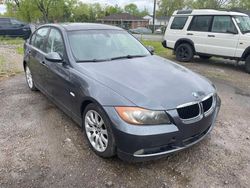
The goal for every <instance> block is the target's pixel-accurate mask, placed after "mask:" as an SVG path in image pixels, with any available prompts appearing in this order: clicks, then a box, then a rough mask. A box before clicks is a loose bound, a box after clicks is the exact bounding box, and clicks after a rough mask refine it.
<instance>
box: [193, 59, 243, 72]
mask: <svg viewBox="0 0 250 188" xmlns="http://www.w3.org/2000/svg"><path fill="white" fill-rule="evenodd" d="M192 63H199V64H203V65H211V64H212V65H213V66H214V67H217V68H227V69H231V70H236V71H241V72H245V62H242V61H240V62H237V61H235V60H229V59H222V58H215V57H213V58H211V59H201V58H199V57H194V59H193V61H192Z"/></svg>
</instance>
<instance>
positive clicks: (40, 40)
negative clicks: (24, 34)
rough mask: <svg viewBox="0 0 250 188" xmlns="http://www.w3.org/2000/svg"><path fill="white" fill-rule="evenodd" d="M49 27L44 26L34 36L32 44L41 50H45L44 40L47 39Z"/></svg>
mask: <svg viewBox="0 0 250 188" xmlns="http://www.w3.org/2000/svg"><path fill="white" fill-rule="evenodd" d="M48 31H49V28H47V27H43V28H41V29H39V30H37V32H36V33H35V35H33V37H32V41H31V42H32V43H31V44H32V45H33V46H35V47H36V48H38V49H39V50H42V51H44V42H45V40H46V37H47V34H48Z"/></svg>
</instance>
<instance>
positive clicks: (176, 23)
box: [171, 16, 188, 29]
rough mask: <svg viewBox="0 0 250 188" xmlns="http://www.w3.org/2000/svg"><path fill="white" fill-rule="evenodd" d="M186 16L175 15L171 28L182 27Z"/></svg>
mask: <svg viewBox="0 0 250 188" xmlns="http://www.w3.org/2000/svg"><path fill="white" fill-rule="evenodd" d="M187 19H188V17H186V16H185V17H175V18H174V20H173V22H172V24H171V29H183V28H184V26H185V24H186V22H187Z"/></svg>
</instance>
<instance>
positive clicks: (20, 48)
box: [16, 46, 24, 55]
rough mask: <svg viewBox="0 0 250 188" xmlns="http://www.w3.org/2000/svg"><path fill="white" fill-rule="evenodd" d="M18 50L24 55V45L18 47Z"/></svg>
mask: <svg viewBox="0 0 250 188" xmlns="http://www.w3.org/2000/svg"><path fill="white" fill-rule="evenodd" d="M16 51H17V53H18V54H20V55H23V54H24V49H23V46H18V47H17V48H16Z"/></svg>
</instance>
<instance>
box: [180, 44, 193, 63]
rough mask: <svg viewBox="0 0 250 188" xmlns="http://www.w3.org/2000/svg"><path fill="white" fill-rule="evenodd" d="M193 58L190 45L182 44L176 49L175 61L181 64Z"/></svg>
mask: <svg viewBox="0 0 250 188" xmlns="http://www.w3.org/2000/svg"><path fill="white" fill-rule="evenodd" d="M193 57H194V50H193V48H192V46H191V45H190V44H187V43H183V44H180V45H179V46H178V47H177V48H176V59H177V60H178V61H181V62H188V61H190V60H191V59H192V58H193Z"/></svg>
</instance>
